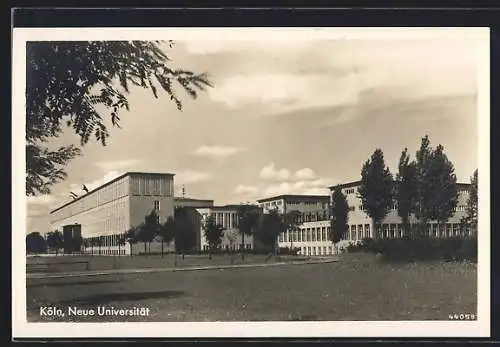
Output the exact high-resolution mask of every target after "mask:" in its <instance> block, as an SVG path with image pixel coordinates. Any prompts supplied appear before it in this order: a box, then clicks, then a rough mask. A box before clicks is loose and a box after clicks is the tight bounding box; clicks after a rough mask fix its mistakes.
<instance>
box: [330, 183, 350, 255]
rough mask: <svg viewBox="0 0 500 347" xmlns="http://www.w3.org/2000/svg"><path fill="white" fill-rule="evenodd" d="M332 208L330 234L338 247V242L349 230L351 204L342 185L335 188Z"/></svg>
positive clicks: (331, 239)
mask: <svg viewBox="0 0 500 347" xmlns="http://www.w3.org/2000/svg"><path fill="white" fill-rule="evenodd" d="M331 209H332V212H331V220H330V234H329V235H328V236H329V239H330V241H332V243H333V245H334V246H335V249H337V244H338V243H339V242H340V240H342V238H344V237H345V235H346V234H347V232H348V231H349V224H348V223H349V205H348V203H347V198H346V196H345V195H344V193H342V188H341V187H340V186H336V187H335V188H334V190H333V193H332V207H331Z"/></svg>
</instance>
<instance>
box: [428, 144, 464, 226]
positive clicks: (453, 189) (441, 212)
mask: <svg viewBox="0 0 500 347" xmlns="http://www.w3.org/2000/svg"><path fill="white" fill-rule="evenodd" d="M454 172H455V169H454V166H453V164H452V162H451V161H450V160H449V159H448V157H447V156H446V154H444V147H443V146H442V145H438V146H437V147H436V149H435V150H434V151H432V155H431V160H430V166H429V175H428V177H427V178H428V179H429V182H428V184H429V187H430V188H431V189H432V190H433V192H434V194H433V198H432V199H431V200H430V201H429V205H428V206H427V208H426V209H425V210H426V211H428V213H429V215H428V219H427V220H436V221H437V222H438V223H439V224H445V223H446V222H447V221H448V219H449V218H450V217H451V216H453V213H454V211H455V209H456V207H457V203H458V186H457V177H456V175H455V173H454Z"/></svg>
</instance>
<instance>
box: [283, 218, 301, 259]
mask: <svg viewBox="0 0 500 347" xmlns="http://www.w3.org/2000/svg"><path fill="white" fill-rule="evenodd" d="M301 216H302V214H301V213H300V211H297V210H293V211H290V212H287V213H286V214H285V216H284V223H285V228H286V230H288V232H289V233H290V249H291V250H293V233H295V232H296V231H298V232H300V226H301V225H302V223H301V220H300V218H301Z"/></svg>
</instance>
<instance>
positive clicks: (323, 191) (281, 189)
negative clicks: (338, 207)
mask: <svg viewBox="0 0 500 347" xmlns="http://www.w3.org/2000/svg"><path fill="white" fill-rule="evenodd" d="M336 182H337V180H335V179H332V178H319V179H316V180H308V181H297V182H281V183H274V184H270V185H269V186H267V187H266V189H264V195H266V196H273V195H281V194H305V195H328V192H329V189H328V187H330V186H331V185H333V184H334V183H336Z"/></svg>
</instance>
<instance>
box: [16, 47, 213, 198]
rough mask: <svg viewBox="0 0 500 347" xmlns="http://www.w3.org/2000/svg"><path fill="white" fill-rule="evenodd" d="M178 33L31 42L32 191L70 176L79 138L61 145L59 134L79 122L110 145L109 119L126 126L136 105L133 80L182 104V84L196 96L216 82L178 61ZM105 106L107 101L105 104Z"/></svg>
mask: <svg viewBox="0 0 500 347" xmlns="http://www.w3.org/2000/svg"><path fill="white" fill-rule="evenodd" d="M172 46H173V42H172V41H168V44H167V45H165V42H163V41H64V42H61V41H39V42H28V44H27V45H26V51H27V52H26V53H27V57H26V62H27V64H26V66H27V71H26V75H27V79H26V194H27V195H35V194H36V193H43V194H48V193H50V190H51V186H52V185H53V184H55V183H57V182H59V181H60V180H62V179H64V178H65V177H66V172H65V171H64V168H63V167H64V165H65V164H67V163H68V161H70V160H71V159H72V158H74V157H75V156H77V155H80V154H81V151H80V149H79V148H78V147H76V146H73V145H71V146H66V147H60V148H58V149H56V150H53V149H50V148H49V146H46V144H47V143H49V142H50V140H51V139H53V138H56V137H58V136H59V135H61V134H62V133H63V132H64V130H65V129H67V128H69V129H72V131H74V132H75V133H76V135H77V136H79V137H80V145H81V146H83V145H85V144H86V143H87V142H88V141H89V140H90V138H91V137H95V139H96V140H97V141H100V142H101V143H102V145H106V140H107V138H108V137H109V132H108V129H107V126H106V120H107V119H109V120H110V121H111V124H112V125H113V126H117V127H119V121H120V118H119V113H120V111H122V110H124V109H125V110H128V109H129V103H128V100H127V96H126V95H127V94H128V93H129V91H130V87H131V86H136V87H140V88H145V89H150V90H151V92H152V94H153V96H154V97H156V98H158V97H159V93H158V88H161V89H163V90H164V91H165V92H166V95H167V96H169V97H170V99H171V100H172V101H173V102H174V103H175V104H176V106H177V108H178V109H179V110H182V102H181V99H180V97H179V96H178V94H177V93H176V85H178V86H180V87H181V88H182V89H183V90H185V91H186V92H187V94H188V95H189V96H190V97H192V98H196V97H197V95H198V91H200V90H205V88H206V87H211V86H212V84H211V82H210V81H209V79H208V77H207V75H206V74H204V73H202V74H195V73H193V72H191V71H187V70H183V69H177V68H174V67H172V66H171V61H170V59H169V57H168V55H167V54H166V53H165V51H166V50H168V49H169V48H171V47H172ZM100 109H104V110H103V111H100Z"/></svg>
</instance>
